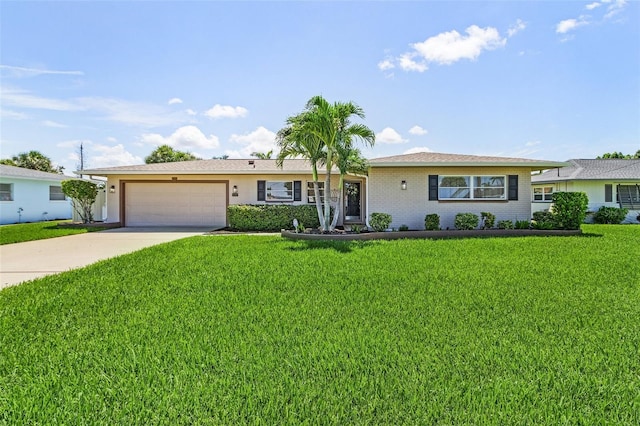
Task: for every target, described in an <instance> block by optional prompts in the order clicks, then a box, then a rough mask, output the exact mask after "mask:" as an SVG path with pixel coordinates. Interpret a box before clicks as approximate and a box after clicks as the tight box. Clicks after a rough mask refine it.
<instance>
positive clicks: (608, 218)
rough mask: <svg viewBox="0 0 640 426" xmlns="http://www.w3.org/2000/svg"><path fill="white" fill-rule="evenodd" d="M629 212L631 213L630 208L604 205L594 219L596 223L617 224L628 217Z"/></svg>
mask: <svg viewBox="0 0 640 426" xmlns="http://www.w3.org/2000/svg"><path fill="white" fill-rule="evenodd" d="M627 213H629V210H628V209H623V208H617V207H606V206H602V207H600V209H599V210H598V211H597V212H596V214H594V215H593V220H594V222H595V223H601V224H616V225H617V224H619V223H621V222H622V221H623V220H624V218H625V217H627Z"/></svg>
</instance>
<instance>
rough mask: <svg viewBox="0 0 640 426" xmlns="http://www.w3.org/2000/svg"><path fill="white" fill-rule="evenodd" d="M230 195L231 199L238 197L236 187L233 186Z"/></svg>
mask: <svg viewBox="0 0 640 426" xmlns="http://www.w3.org/2000/svg"><path fill="white" fill-rule="evenodd" d="M231 195H232V196H233V197H237V196H238V185H233V188H232V189H231Z"/></svg>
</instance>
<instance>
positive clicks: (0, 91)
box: [0, 87, 84, 111]
mask: <svg viewBox="0 0 640 426" xmlns="http://www.w3.org/2000/svg"><path fill="white" fill-rule="evenodd" d="M0 95H1V96H2V103H3V104H4V105H11V106H15V107H19V108H32V109H48V110H52V111H80V110H82V109H84V108H83V107H82V106H80V105H77V104H76V103H74V102H70V101H64V100H59V99H49V98H42V97H40V96H35V95H32V94H31V93H30V92H28V91H25V90H21V89H12V88H7V87H2V88H0Z"/></svg>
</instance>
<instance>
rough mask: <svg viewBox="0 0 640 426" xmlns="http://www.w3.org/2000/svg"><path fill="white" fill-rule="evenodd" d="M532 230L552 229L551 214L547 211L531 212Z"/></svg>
mask: <svg viewBox="0 0 640 426" xmlns="http://www.w3.org/2000/svg"><path fill="white" fill-rule="evenodd" d="M531 225H532V226H533V229H553V228H554V226H555V225H554V221H553V213H551V212H548V211H539V212H533V222H532V224H531Z"/></svg>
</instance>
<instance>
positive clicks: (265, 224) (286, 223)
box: [227, 204, 320, 232]
mask: <svg viewBox="0 0 640 426" xmlns="http://www.w3.org/2000/svg"><path fill="white" fill-rule="evenodd" d="M227 217H228V219H229V228H231V229H233V230H235V231H273V232H277V231H280V230H281V229H293V219H298V223H300V224H301V225H303V226H304V227H305V228H317V227H319V226H320V221H319V220H318V212H317V210H316V206H315V205H297V206H294V205H290V204H257V205H256V204H240V205H232V206H229V207H227Z"/></svg>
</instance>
